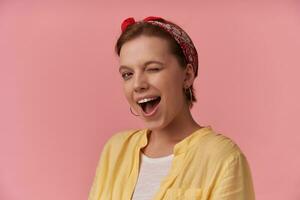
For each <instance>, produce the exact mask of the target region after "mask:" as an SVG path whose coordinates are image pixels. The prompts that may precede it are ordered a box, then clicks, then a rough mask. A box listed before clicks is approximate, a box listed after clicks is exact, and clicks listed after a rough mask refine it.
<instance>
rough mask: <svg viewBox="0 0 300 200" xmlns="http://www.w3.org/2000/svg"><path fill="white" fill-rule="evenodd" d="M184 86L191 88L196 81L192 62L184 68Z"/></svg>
mask: <svg viewBox="0 0 300 200" xmlns="http://www.w3.org/2000/svg"><path fill="white" fill-rule="evenodd" d="M184 73H185V74H184V76H185V77H184V86H185V88H189V87H190V86H191V85H193V83H194V79H195V73H194V68H193V66H192V64H190V63H189V64H187V65H186V68H185V70H184Z"/></svg>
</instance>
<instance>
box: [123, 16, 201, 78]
mask: <svg viewBox="0 0 300 200" xmlns="http://www.w3.org/2000/svg"><path fill="white" fill-rule="evenodd" d="M157 20H163V22H160V21H157ZM143 22H147V23H150V24H152V25H155V26H158V27H160V28H162V29H163V30H165V31H167V32H168V33H169V34H170V35H171V36H172V37H173V38H174V39H175V40H176V42H177V43H178V44H179V45H180V47H181V49H182V52H183V54H184V56H185V59H186V60H187V62H188V63H190V64H192V66H193V69H194V72H195V77H196V76H197V75H198V54H197V50H196V48H195V46H194V44H193V42H192V40H191V39H190V37H189V36H188V34H187V33H186V32H185V31H184V30H183V29H182V28H180V27H179V26H177V25H175V24H171V23H169V22H168V21H167V20H165V19H163V18H161V17H153V16H150V17H147V18H145V19H143ZM134 23H136V21H135V20H134V18H133V17H129V18H127V19H125V20H124V21H123V22H122V25H121V30H122V32H124V31H125V30H126V29H127V27H128V26H129V25H132V24H134Z"/></svg>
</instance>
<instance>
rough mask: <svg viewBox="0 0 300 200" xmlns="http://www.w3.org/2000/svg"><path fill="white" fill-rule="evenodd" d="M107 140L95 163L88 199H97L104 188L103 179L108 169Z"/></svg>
mask: <svg viewBox="0 0 300 200" xmlns="http://www.w3.org/2000/svg"><path fill="white" fill-rule="evenodd" d="M108 158H109V142H107V143H106V144H105V145H104V147H103V150H102V152H101V156H100V159H99V161H98V164H97V168H96V174H95V177H94V179H93V183H92V186H91V189H90V192H89V197H88V200H99V199H100V195H101V194H102V193H103V190H104V183H105V179H106V178H107V177H106V176H107V174H108V173H107V172H108V169H109V160H108Z"/></svg>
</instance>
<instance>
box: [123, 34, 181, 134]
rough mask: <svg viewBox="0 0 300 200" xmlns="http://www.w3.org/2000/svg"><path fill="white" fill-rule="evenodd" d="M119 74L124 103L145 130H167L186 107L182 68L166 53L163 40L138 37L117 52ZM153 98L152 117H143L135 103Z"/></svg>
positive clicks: (166, 43) (165, 44) (165, 45)
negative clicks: (155, 107)
mask: <svg viewBox="0 0 300 200" xmlns="http://www.w3.org/2000/svg"><path fill="white" fill-rule="evenodd" d="M119 71H120V74H121V76H122V78H123V90H124V94H125V96H126V99H127V101H128V102H129V104H130V106H131V108H133V110H135V112H136V113H138V114H139V115H140V117H141V118H142V119H143V120H144V121H145V123H146V126H147V127H148V128H153V129H155V128H163V127H165V126H167V125H168V124H169V123H170V122H172V121H173V120H174V119H176V117H177V116H178V115H180V113H181V111H182V110H183V108H184V106H187V104H186V101H185V98H184V93H183V86H184V79H185V73H184V68H183V67H182V66H180V65H179V63H178V60H177V59H176V57H175V56H174V55H173V54H171V53H170V50H169V45H168V42H167V40H165V39H162V38H159V37H154V36H152V37H150V36H143V35H142V36H139V37H137V38H135V39H132V40H130V41H128V42H126V43H125V44H124V45H123V46H122V48H121V51H120V68H119ZM157 96H159V97H160V98H161V100H160V102H159V105H158V107H157V110H156V112H155V114H154V115H152V116H150V117H147V116H145V115H144V114H143V110H142V108H141V106H140V105H139V104H138V103H137V101H138V100H141V99H144V98H145V97H157Z"/></svg>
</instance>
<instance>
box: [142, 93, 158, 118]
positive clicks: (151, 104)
mask: <svg viewBox="0 0 300 200" xmlns="http://www.w3.org/2000/svg"><path fill="white" fill-rule="evenodd" d="M160 99H161V98H160V97H159V96H158V97H155V98H154V99H152V100H150V101H147V102H144V103H138V104H139V106H140V107H141V108H142V109H143V111H144V112H145V113H146V114H149V113H151V112H152V111H153V110H154V109H155V108H156V106H157V105H158V104H159V102H160Z"/></svg>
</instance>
